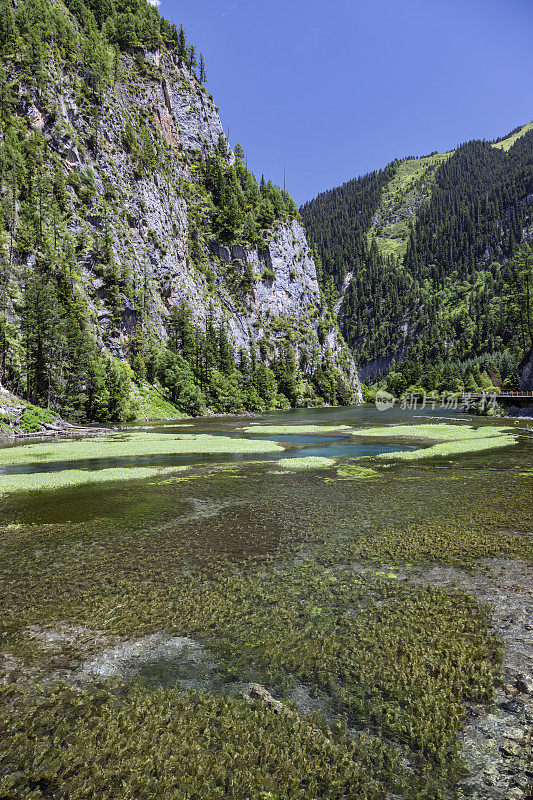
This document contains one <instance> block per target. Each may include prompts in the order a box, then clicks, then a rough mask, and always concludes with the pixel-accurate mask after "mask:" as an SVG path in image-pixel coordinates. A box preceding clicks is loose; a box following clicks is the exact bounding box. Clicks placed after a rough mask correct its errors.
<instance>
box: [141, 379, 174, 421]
mask: <svg viewBox="0 0 533 800" xmlns="http://www.w3.org/2000/svg"><path fill="white" fill-rule="evenodd" d="M133 395H134V399H135V401H136V403H137V419H144V420H151V419H179V418H180V417H185V416H186V414H185V413H184V412H183V411H180V409H179V408H178V407H177V406H175V405H174V404H173V403H171V402H170V400H167V399H166V398H165V397H164V395H163V394H162V393H161V392H160V391H159V390H158V389H157V388H156V387H155V386H150V384H148V383H141V384H140V385H139V386H136V387H135V388H134V392H133Z"/></svg>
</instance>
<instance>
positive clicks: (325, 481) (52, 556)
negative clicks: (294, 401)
mask: <svg viewBox="0 0 533 800" xmlns="http://www.w3.org/2000/svg"><path fill="white" fill-rule="evenodd" d="M301 417H302V419H301V422H299V421H298V415H297V414H294V415H291V414H289V413H288V414H286V415H279V414H278V415H276V416H275V418H274V417H273V418H272V419H273V420H274V419H275V423H274V424H272V425H270V424H269V418H265V419H261V420H260V421H258V425H248V426H246V427H247V428H250V429H251V430H250V432H251V433H253V432H258V433H263V434H266V435H267V436H268V434H269V433H270V434H271V435H272V436H274V435H275V433H276V431H277V432H278V433H279V431H280V428H281V429H283V431H284V432H285V431H289V433H290V432H294V431H296V430H298V426H299V428H300V431H299V433H302V432H304V431H303V429H304V428H305V429H306V430H305V433H309V431H308V430H307V429H308V428H309V427H314V428H315V432H317V433H320V434H322V435H323V434H324V432H325V431H324V429H327V431H337V432H339V433H341V432H342V433H343V435H346V438H354V439H355V438H357V437H359V436H361V437H365V438H369V439H370V438H372V437H374V438H376V439H377V438H384V437H386V438H387V440H388V441H389V442H391V443H394V442H396V441H397V442H398V443H399V442H401V441H403V440H404V439H408V440H409V441H412V442H420V445H421V449H420V450H417V451H411V452H409V453H408V454H407V455H409V456H411V455H417V454H419V453H424V454H425V453H427V452H428V451H430V450H432V448H433V447H440V446H441V445H465V444H467V443H468V445H469V446H468V449H467V450H461V451H460V452H459V451H457V452H453V453H450V452H448V453H446V454H444V453H439V454H438V455H446V458H441V459H438V460H437V462H438V464H440V465H441V466H440V468H438V466H437V467H436V466H435V463H433V462H428V460H427V459H426V458H425V457H424V458H416V459H411V458H409V459H407V460H406V459H403V458H399V457H398V453H397V452H393V453H391V454H384V455H387V456H391V458H389V459H388V460H385V458H383V457H381V456H379V455H378V456H375V457H365V458H364V460H362V459H349V458H347V459H336V458H330V457H328V456H327V455H325V454H324V455H314V456H312V455H311V456H306V455H305V446H304V447H303V448H301V449H295V450H294V451H293V452H294V456H293V457H285V456H286V455H287V453H285V452H284V451H285V450H286V448H285V447H283V446H282V445H280V444H279V443H277V442H273V441H269V440H254V439H246V438H245V435H243V432H242V424H243V423H242V420H240V421H239V420H235V421H234V422H232V421H227V420H226V421H224V422H223V423H220V426H219V427H217V422H216V421H214V422H210V426H211V430H212V432H211V433H210V434H209V433H205V431H202V433H200V432H198V433H195V431H196V430H198V428H199V427H201V426H204V427H205V425H206V423H205V421H198V422H197V423H192V424H191V426H190V427H189V428H188V430H190V431H191V433H190V434H183V435H179V436H176V435H175V434H174V433H172V432H169V433H161V432H158V430H157V426H154V428H153V429H152V430H151V431H143V432H140V433H135V432H128V431H125V432H121V433H120V434H118V435H112V436H110V437H109V438H107V437H101V438H100V439H89V440H84V441H62V442H48V441H47V442H44V443H42V442H35V443H31V444H24V445H22V446H16V447H8V448H4V449H2V451H1V452H0V461H1V464H2V465H3V467H4V468H5V469H6V470H8V469H15V468H18V467H19V465H20V468H21V469H22V468H28V469H30V468H33V465H35V464H37V465H40V466H41V467H42V466H44V465H46V464H47V463H48V462H50V463H51V464H58V463H60V462H63V461H65V462H67V464H66V465H65V466H63V464H61V469H59V470H58V471H55V472H40V473H33V474H4V475H1V476H0V486H1V484H2V482H4V486H7V487H10V489H9V491H8V490H5V491H4V493H3V494H2V496H1V500H0V543H1V556H0V603H1V606H2V609H3V614H2V615H1V617H0V643H1V654H0V729H1V730H2V731H3V733H4V735H2V736H1V737H0V764H1V765H2V766H1V769H0V796H2V797H4V796H5V797H9V798H28V797H32V798H33V797H35V798H37V797H57V798H64V800H67V798H68V799H69V800H70V799H71V798H76V797H80V798H81V797H83V798H90V799H91V800H92V799H93V798H94V800H97V798H98V800H102V798H104V799H105V800H126V798H131V797H147V798H148V797H158V798H164V799H166V798H169V800H176V799H177V800H193V798H196V799H197V800H201V799H202V800H203V798H206V797H208V798H221V799H222V798H234V800H289V798H290V800H295V799H296V798H298V799H299V800H319V798H320V799H321V800H326V798H327V799H328V800H337V799H338V800H347V798H350V799H352V798H353V799H355V800H386V798H388V797H390V796H391V795H392V796H403V797H405V798H409V799H410V800H411V798H413V799H414V800H422V798H426V800H427V798H433V800H448V798H450V797H454V794H455V796H460V795H459V794H458V791H459V790H458V789H457V786H458V785H459V783H460V781H461V776H462V774H463V766H462V761H461V744H460V740H459V738H458V735H459V733H460V732H461V730H462V728H463V726H464V724H465V722H466V709H467V705H468V704H475V705H476V706H477V707H478V708H479V709H482V708H486V709H488V708H489V707H490V703H491V699H492V697H493V695H494V691H495V689H496V687H497V686H498V683H499V682H500V681H501V680H502V679H503V671H502V658H503V651H502V644H501V642H500V641H499V639H498V637H497V636H496V635H495V633H494V631H493V629H492V628H491V625H490V610H489V609H488V608H487V607H485V606H483V605H481V604H479V603H478V602H477V601H476V600H475V599H474V598H473V597H471V596H470V595H469V594H468V593H467V592H465V591H459V590H453V589H443V588H438V587H436V586H431V585H430V586H425V585H421V584H420V583H417V582H416V581H415V580H414V579H412V578H411V575H413V576H414V575H415V574H416V570H425V569H427V567H429V566H431V565H434V564H443V565H448V566H450V567H456V568H461V569H463V570H467V571H472V572H473V571H476V570H478V569H480V568H482V567H483V564H484V562H483V559H486V558H502V557H503V558H521V559H523V560H530V559H531V558H532V555H533V552H532V547H531V540H530V538H529V537H528V535H527V533H528V531H529V530H530V517H531V512H530V507H531V474H530V464H531V457H532V455H533V442H532V440H531V439H530V438H529V436H528V433H527V431H526V432H524V431H522V432H520V431H518V430H515V431H513V430H512V429H510V428H509V427H506V426H505V425H504V424H497V423H488V424H485V423H481V424H479V425H476V424H474V425H465V424H464V423H457V424H455V423H454V424H445V423H436V422H432V421H431V420H429V421H428V423H427V424H419V423H418V422H415V420H412V421H411V422H410V421H409V418H408V417H407V418H406V415H403V416H401V415H399V414H398V415H397V416H392V417H391V419H392V420H393V421H394V422H397V423H399V424H395V425H393V426H391V427H389V426H388V425H383V424H382V420H383V417H381V416H380V415H379V414H377V413H376V414H374V415H373V416H371V415H370V416H369V412H368V411H366V410H364V409H361V410H358V409H352V410H347V411H346V412H344V416H343V415H342V414H339V412H337V411H334V410H332V412H331V424H326V421H327V420H328V419H329V417H328V414H327V413H325V412H324V411H321V412H320V413H318V412H317V413H316V415H313V412H312V411H309V410H306V411H305V418H304V412H302V413H301ZM293 419H295V421H294V424H293ZM312 419H314V420H315V421H316V425H314V426H313V425H312V422H311V420H312ZM387 419H388V418H387ZM281 423H283V424H281ZM260 427H264V428H265V430H264V431H260V430H258V429H259V428H260ZM316 429H319V430H316ZM215 431H217V433H216V434H215ZM508 438H509V439H511V440H512V441H511V442H509V443H507V442H506V444H505V446H501V447H499V448H498V449H495V443H498V442H499V440H501V439H505V440H507V439H508ZM472 442H473V443H475V446H472V444H471V443H472ZM244 443H246V444H244ZM485 443H486V444H487V445H489V444H490V445H491V446H490V447H489V449H484V447H483V446H484V444H485ZM207 444H209V448H211V446H212V447H213V448H220V449H219V450H218V451H217V450H216V449H215V450H211V449H209V450H207V451H204V450H202V448H204V447H206V446H207ZM479 444H482V445H483V446H482V447H479V446H478V445H479ZM511 444H512V445H513V446H510V445H511ZM56 446H57V448H58V449H57V450H56V449H55V448H56ZM187 446H189V447H190V448H191V450H189V452H193V453H198V454H199V455H200V456H201V454H202V453H203V452H215V453H216V452H219V453H222V454H224V453H236V452H237V453H239V454H240V455H239V458H240V460H239V461H237V462H232V463H231V464H227V463H226V464H216V465H213V464H212V463H211V462H209V460H208V459H206V460H205V461H202V459H201V458H200V459H199V461H198V463H197V464H194V465H192V466H187V467H181V468H180V467H178V466H175V465H172V466H164V467H152V466H150V467H146V466H139V465H134V466H130V467H123V466H116V467H115V466H113V467H110V466H107V463H108V462H107V461H106V459H108V458H111V457H112V456H113V455H116V454H117V453H120V457H121V458H124V457H127V456H128V455H129V456H132V455H133V456H137V455H140V456H146V455H153V454H154V453H157V452H160V453H162V454H163V455H169V454H170V455H173V454H174V453H176V452H178V455H181V454H182V453H183V452H186V450H185V448H186V447H187ZM248 446H250V448H251V449H250V450H246V447H248ZM320 446H322V445H320ZM327 446H328V445H327V444H326V445H325V447H326V450H325V451H324V452H325V453H326V452H327ZM115 448H116V449H115ZM167 448H168V449H167ZM176 448H177V449H176ZM196 448H198V449H196ZM229 448H232V449H229ZM257 448H259V449H257ZM17 451H20V453H17ZM80 453H81V454H82V455H80ZM248 454H249V455H250V457H252V456H253V458H254V460H253V461H252V460H250V461H248V460H247V456H248ZM258 454H260V455H261V456H262V460H257V456H258ZM280 454H281V455H283V456H284V457H283V458H278V456H279V455H280ZM399 455H401V456H403V455H406V454H405V453H400V454H399ZM83 459H92V460H94V465H95V467H96V469H94V470H88V469H85V468H84V469H80V467H79V463H78V464H77V463H76V462H77V461H78V462H79V461H80V460H83ZM273 459H275V460H273ZM36 477H38V479H39V480H42V481H43V483H42V488H43V489H44V488H45V483H46V491H42V492H31V493H30V492H27V491H21V490H22V489H25V488H26V489H27V488H29V486H31V485H33V484H30V485H28V484H26V483H25V482H26V481H27V480H28V479H29V478H32V479H34V478H36ZM33 486H34V488H35V485H33ZM483 568H484V567H483ZM153 634H158V635H159V636H160V638H161V641H163V643H164V642H166V641H168V642H173V641H177V640H180V641H181V639H183V640H186V641H187V642H190V643H192V644H191V649H190V651H189V655H185V656H184V657H183V659H182V660H180V659H179V658H178V659H177V660H172V659H171V658H170V656H167V657H162V656H161V654H160V653H150V651H149V648H148V652H146V653H144V654H143V656H142V658H140V657H139V659H138V663H137V662H134V661H132V660H131V659H130V661H127V660H125V661H124V666H123V668H122V667H120V664H121V663H122V662H121V661H120V659H119V658H118V655H117V657H116V658H115V660H114V662H113V663H115V664H116V665H118V667H117V668H116V669H115V671H114V672H113V673H112V675H110V674H109V673H106V671H105V670H104V669H102V670H101V671H100V672H97V673H91V674H90V675H89V673H88V671H87V665H88V664H94V663H100V662H99V659H100V660H102V659H104V655H105V653H109V652H111V653H114V652H116V653H117V654H118V653H119V652H120V648H121V647H124V646H125V644H127V643H136V642H137V643H142V642H143V641H145V639H144V637H150V636H151V635H153ZM180 637H181V639H180ZM169 652H170V650H169ZM197 653H201V654H202V657H201V659H200V661H198V662H197V663H196V662H194V658H200V657H199V656H196V655H195V654H197ZM173 658H174V657H173ZM102 663H105V659H104V660H102ZM191 665H192V666H191ZM169 676H170V678H169ZM250 682H255V683H259V684H261V685H262V686H264V687H266V691H267V692H269V693H270V694H271V695H273V696H274V697H275V698H276V699H277V700H278V701H280V702H281V704H282V706H281V710H280V708H279V707H276V706H274V705H272V704H271V703H270V702H266V701H264V700H261V699H258V698H257V697H255V698H254V696H253V695H251V696H250V697H246V696H245V695H246V694H250V693H249V691H248V685H249V683H250Z"/></svg>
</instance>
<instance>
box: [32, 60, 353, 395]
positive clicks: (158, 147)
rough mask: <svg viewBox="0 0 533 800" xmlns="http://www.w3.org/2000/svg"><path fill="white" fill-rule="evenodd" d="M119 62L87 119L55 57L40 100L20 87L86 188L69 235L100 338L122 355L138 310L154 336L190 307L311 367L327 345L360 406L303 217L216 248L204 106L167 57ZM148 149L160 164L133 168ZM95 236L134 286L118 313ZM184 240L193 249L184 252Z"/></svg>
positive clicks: (74, 82)
mask: <svg viewBox="0 0 533 800" xmlns="http://www.w3.org/2000/svg"><path fill="white" fill-rule="evenodd" d="M124 59H125V61H124V63H123V64H122V67H121V70H120V71H119V74H118V75H117V76H116V78H117V79H116V80H115V82H114V83H113V84H112V85H106V86H105V91H103V92H102V93H101V108H100V109H99V113H98V116H97V117H95V115H94V110H93V111H92V112H91V111H90V110H89V109H90V108H91V105H90V104H88V103H87V102H86V99H85V97H84V92H85V93H86V92H87V91H88V90H87V88H86V87H85V88H83V90H82V89H80V87H82V86H84V83H83V81H82V80H81V79H80V76H77V75H75V74H70V73H68V72H67V70H66V68H64V67H63V66H62V65H61V64H57V63H55V62H54V63H51V64H49V65H48V66H47V69H48V71H49V77H50V81H49V83H48V85H49V87H50V89H49V90H48V92H49V95H50V96H48V97H47V98H46V102H44V101H43V100H42V98H40V97H39V96H38V95H37V94H36V93H35V91H34V90H33V88H32V86H31V83H26V84H24V83H23V82H21V86H20V95H19V96H20V109H19V111H20V113H21V114H23V115H24V116H26V117H27V118H28V120H29V121H30V124H31V126H32V127H33V128H34V129H37V128H38V129H39V130H41V131H42V133H43V136H44V137H45V139H46V140H47V143H48V146H49V148H50V150H51V151H53V153H55V154H56V156H57V157H58V158H59V159H60V161H61V162H62V164H63V166H64V169H65V174H66V175H67V176H69V175H70V176H72V177H73V180H74V179H75V180H76V181H82V182H83V183H85V184H86V185H87V186H89V187H92V188H91V192H92V193H93V199H92V200H91V201H90V204H89V205H90V210H89V211H88V210H87V207H85V208H84V207H83V206H82V205H80V203H79V202H78V198H77V197H76V192H75V191H74V189H73V187H72V186H71V185H69V182H68V181H67V184H66V190H67V192H68V193H69V195H70V198H71V202H72V208H73V213H72V215H71V218H70V220H69V222H68V231H69V234H70V235H72V236H76V237H78V239H79V237H85V241H86V242H87V243H88V244H87V246H86V249H85V250H83V249H82V248H78V253H80V255H79V258H80V260H81V277H82V281H83V288H84V290H85V293H86V295H87V298H88V301H89V307H90V311H91V315H92V317H93V319H94V320H95V329H96V333H97V336H98V338H99V339H100V340H101V341H102V343H103V344H104V345H105V346H106V347H107V348H108V350H109V351H110V352H111V353H112V354H113V355H115V356H118V357H119V358H124V357H125V355H126V347H127V341H128V336H130V335H131V333H132V331H134V330H135V328H136V325H137V322H138V320H139V319H140V318H141V316H142V314H143V313H144V312H147V313H148V315H149V318H150V322H151V324H152V325H153V328H154V330H155V331H156V332H157V333H158V334H159V336H160V337H161V338H162V339H164V338H165V337H166V335H167V331H166V328H167V321H168V317H169V313H170V311H171V309H172V306H173V305H176V304H178V303H180V302H181V301H182V300H186V301H187V303H188V304H189V306H190V308H191V311H192V314H193V317H194V320H195V322H196V323H198V324H201V323H203V322H204V321H205V319H206V317H207V314H208V313H210V314H212V315H213V316H214V318H215V320H216V321H217V322H219V321H224V323H225V325H226V328H227V329H228V330H229V331H230V333H231V336H232V338H233V343H234V345H235V347H236V348H239V347H244V348H247V347H249V346H250V343H252V342H259V341H260V340H261V338H263V337H265V336H266V337H267V338H268V340H269V342H270V343H271V345H270V348H271V351H270V357H274V356H275V355H276V353H277V349H278V347H279V345H280V343H281V341H282V340H283V339H284V338H286V337H287V336H289V337H290V339H291V342H292V343H293V346H294V349H295V351H296V355H297V357H300V356H301V355H302V353H304V352H305V354H306V356H307V357H308V358H309V360H310V361H313V360H314V362H315V363H316V361H317V359H320V358H322V357H323V356H324V354H325V351H326V349H327V350H328V352H329V353H330V354H331V358H332V359H333V362H334V363H335V364H336V366H337V367H338V368H340V369H341V370H342V372H343V373H344V374H345V375H346V376H347V377H348V380H349V382H350V384H351V386H352V389H353V392H354V397H355V398H356V399H357V400H361V399H362V393H361V388H360V384H359V380H358V376H357V370H356V367H355V364H354V361H353V359H352V357H351V355H350V353H349V351H348V350H347V348H346V346H345V344H344V342H343V340H342V338H341V336H340V334H339V331H338V328H337V325H336V324H333V323H331V324H330V325H329V326H326V328H327V329H326V330H324V326H325V315H324V312H323V310H322V302H321V296H320V290H319V286H318V281H317V274H316V268H315V263H314V261H313V257H312V254H311V251H310V249H309V246H308V243H307V239H306V234H305V231H304V229H303V227H302V225H301V223H300V222H299V220H298V219H296V218H293V219H290V220H288V221H285V222H284V223H278V224H276V225H274V226H272V227H271V228H269V229H266V230H264V231H263V234H262V237H263V241H264V244H263V245H262V246H254V247H252V246H245V245H243V244H231V243H227V242H221V241H216V239H215V240H214V239H213V235H212V234H209V233H208V232H209V230H210V228H209V226H210V217H209V213H210V212H209V208H208V207H206V204H205V202H204V204H203V205H202V199H201V197H200V200H199V199H198V198H199V193H198V191H197V186H198V165H199V164H200V163H201V161H202V159H205V158H208V157H209V156H210V155H212V154H213V152H214V150H215V148H218V152H221V153H222V152H224V153H225V156H224V157H225V158H226V161H227V163H228V164H232V163H234V161H235V157H234V154H233V152H232V150H231V148H230V146H229V144H228V143H227V141H226V140H225V138H224V132H223V128H222V124H221V122H220V118H219V115H218V109H217V107H216V106H215V105H214V101H213V98H212V97H211V95H210V94H209V93H208V92H207V91H206V90H205V88H204V87H203V86H202V85H201V84H200V83H199V82H198V79H197V78H196V76H195V75H194V73H193V72H191V71H190V70H189V69H188V68H187V67H186V66H185V65H184V64H183V63H181V62H180V61H179V59H178V58H177V55H175V54H172V53H171V52H166V51H165V52H162V51H160V50H157V49H156V50H153V51H145V52H144V54H143V59H141V61H142V64H141V66H139V54H137V57H136V64H134V63H133V61H134V59H133V57H130V56H124ZM29 98H31V99H29ZM93 101H94V98H93ZM92 107H93V109H94V105H93V106H92ZM46 109H53V113H48V112H47V110H46ZM128 130H129V131H130V134H129V138H128V135H127V132H128ZM131 132H133V134H132V133H131ZM132 135H133V136H134V139H135V141H133V142H132ZM221 148H222V149H221ZM146 150H148V151H150V150H151V151H152V152H153V153H156V156H157V157H154V158H152V160H151V161H150V162H149V163H148V161H145V162H144V166H143V167H142V168H140V167H139V163H140V162H141V163H142V158H143V155H142V154H143V152H145V151H146ZM139 154H140V155H139ZM199 231H200V232H201V233H202V236H198V232H199ZM104 237H105V238H106V239H107V240H108V241H109V240H110V241H111V247H112V252H113V258H114V261H115V263H116V268H117V271H118V272H119V273H120V274H122V275H124V276H127V279H128V281H129V286H130V287H132V289H131V291H130V294H129V296H124V297H123V298H122V313H121V314H119V315H117V311H116V307H115V308H113V307H112V297H111V292H110V291H109V288H108V285H107V283H106V276H105V270H103V269H102V265H101V264H99V263H98V259H95V258H94V255H93V253H94V247H92V245H91V243H94V242H95V241H96V240H99V241H102V239H103V238H104ZM193 241H197V242H200V243H201V244H200V251H201V252H200V253H198V247H196V252H195V254H194V257H193V256H192V253H191V244H192V242H193ZM89 245H91V246H89ZM80 250H81V252H80ZM243 286H244V287H245V288H243ZM124 293H125V294H126V291H125V290H124ZM133 296H135V297H136V300H135V301H134V300H132V297H133ZM141 296H142V301H140V300H139V297H141ZM115 302H116V297H115ZM141 302H142V308H141V307H139V305H140V304H141ZM117 316H119V317H121V318H120V319H118V320H117ZM319 334H320V335H319Z"/></svg>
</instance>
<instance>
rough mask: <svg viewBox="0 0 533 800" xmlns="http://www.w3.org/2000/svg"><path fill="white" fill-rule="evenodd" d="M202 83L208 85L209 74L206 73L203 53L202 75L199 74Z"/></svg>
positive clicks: (201, 59) (201, 56) (201, 54)
mask: <svg viewBox="0 0 533 800" xmlns="http://www.w3.org/2000/svg"><path fill="white" fill-rule="evenodd" d="M199 80H200V83H207V73H206V71H205V61H204V56H203V53H200V74H199Z"/></svg>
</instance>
